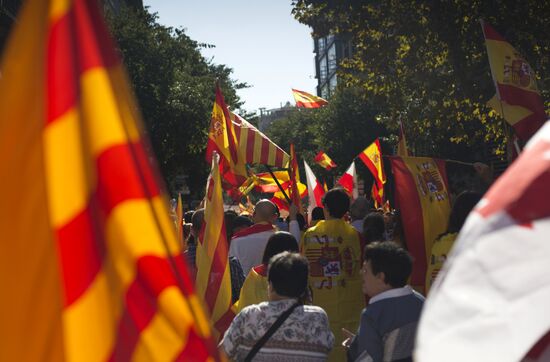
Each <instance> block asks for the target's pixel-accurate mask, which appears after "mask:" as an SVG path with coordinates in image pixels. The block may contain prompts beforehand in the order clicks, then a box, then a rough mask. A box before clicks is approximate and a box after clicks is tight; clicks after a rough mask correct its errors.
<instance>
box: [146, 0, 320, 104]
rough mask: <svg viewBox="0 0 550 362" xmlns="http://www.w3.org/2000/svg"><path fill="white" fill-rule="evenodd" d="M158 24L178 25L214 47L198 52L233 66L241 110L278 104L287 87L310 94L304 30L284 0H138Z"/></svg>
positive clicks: (309, 45) (286, 97)
mask: <svg viewBox="0 0 550 362" xmlns="http://www.w3.org/2000/svg"><path fill="white" fill-rule="evenodd" d="M144 5H145V6H149V7H150V11H152V12H157V13H158V15H159V23H161V24H163V25H168V26H172V27H179V28H181V27H183V28H185V29H186V34H187V35H188V36H189V37H191V39H193V40H196V41H198V42H199V43H209V44H212V45H215V46H216V47H215V48H212V49H203V50H202V54H203V55H204V56H205V57H207V58H212V57H213V61H214V63H217V64H225V65H227V66H229V67H230V68H233V70H234V72H233V78H234V79H236V80H238V81H241V82H246V83H248V84H249V85H251V87H250V88H247V89H243V90H240V91H239V96H240V97H241V99H242V100H243V101H244V102H245V104H244V106H243V108H244V109H246V110H247V111H255V110H257V109H258V108H260V107H265V108H267V109H272V108H279V107H280V106H281V104H283V105H284V104H285V103H286V102H287V101H290V102H291V103H292V104H294V99H293V97H292V93H291V90H290V89H291V88H296V89H300V90H303V91H306V92H309V93H313V94H315V85H316V80H315V65H314V61H313V40H312V39H311V35H310V29H309V28H308V27H307V26H305V25H303V24H300V23H299V22H298V21H296V20H295V19H294V18H293V17H292V15H291V13H290V12H291V9H292V6H291V4H290V0H231V1H228V0H225V1H224V0H200V1H193V0H189V1H181V0H144Z"/></svg>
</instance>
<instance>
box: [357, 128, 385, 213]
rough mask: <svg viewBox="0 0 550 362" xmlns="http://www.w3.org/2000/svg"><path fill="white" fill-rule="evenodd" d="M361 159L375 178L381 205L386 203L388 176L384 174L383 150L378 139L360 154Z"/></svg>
mask: <svg viewBox="0 0 550 362" xmlns="http://www.w3.org/2000/svg"><path fill="white" fill-rule="evenodd" d="M359 158H360V159H361V161H363V163H364V164H365V166H367V168H368V169H369V171H370V172H371V174H372V176H373V177H374V181H375V182H376V188H377V190H378V194H379V195H380V198H381V202H380V204H382V203H383V202H384V184H385V183H386V174H385V173H384V164H383V162H382V148H381V147H380V141H379V140H378V138H377V139H375V140H374V142H373V143H371V144H370V145H369V146H368V147H367V148H365V149H364V150H363V152H361V153H360V154H359Z"/></svg>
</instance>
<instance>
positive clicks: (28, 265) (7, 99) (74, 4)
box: [0, 0, 217, 361]
mask: <svg viewBox="0 0 550 362" xmlns="http://www.w3.org/2000/svg"><path fill="white" fill-rule="evenodd" d="M1 69H2V77H1V78H0V94H1V95H2V97H0V119H1V122H0V186H1V188H2V190H4V193H3V196H2V202H1V203H0V214H1V215H2V217H1V218H0V228H1V230H2V240H3V242H2V243H0V286H1V290H2V298H0V321H1V323H0V360H3V361H38V360H49V361H106V360H113V361H127V360H186V361H205V360H209V359H210V360H212V359H213V358H217V357H216V356H217V350H216V346H215V344H214V341H213V338H212V336H211V329H210V327H209V322H208V317H207V316H206V314H205V312H204V310H203V308H202V306H201V302H200V299H199V298H198V296H197V295H196V294H195V292H194V290H193V289H194V288H193V285H192V282H191V280H190V278H189V276H188V273H187V268H186V266H185V262H184V259H183V258H182V255H181V250H180V248H179V245H178V243H177V237H176V233H175V230H174V226H173V223H172V220H171V219H170V212H169V207H168V202H167V199H166V194H165V193H164V192H163V191H162V190H161V188H160V186H159V182H158V177H157V172H156V169H155V168H154V166H153V165H152V164H151V157H150V156H149V152H148V151H149V148H148V146H147V142H146V140H145V139H144V133H143V131H142V128H141V122H140V116H139V114H137V112H136V110H137V105H136V104H135V102H134V99H133V96H132V91H131V90H130V88H129V83H128V80H127V77H126V75H125V73H124V70H123V67H122V64H121V62H120V59H119V57H118V56H117V53H116V51H115V49H114V44H113V43H112V40H111V38H110V36H109V34H108V32H107V28H106V26H105V24H104V22H103V19H102V15H101V13H100V12H99V8H98V2H97V1H95V0H73V1H61V0H59V1H57V0H50V1H47V0H31V1H27V2H26V3H25V4H24V5H23V7H22V9H21V12H20V15H19V17H18V22H17V23H15V24H14V29H13V33H12V34H11V37H10V40H9V44H8V45H7V47H6V49H5V51H4V54H3V61H2V66H1Z"/></svg>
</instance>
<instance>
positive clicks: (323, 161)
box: [314, 151, 336, 171]
mask: <svg viewBox="0 0 550 362" xmlns="http://www.w3.org/2000/svg"><path fill="white" fill-rule="evenodd" d="M314 161H315V163H316V164H318V165H319V166H321V167H322V168H324V169H325V170H327V171H330V170H332V169H333V168H335V167H336V163H334V161H333V160H332V159H331V158H330V157H328V155H327V154H326V153H324V152H323V151H319V153H318V154H317V155H315V158H314Z"/></svg>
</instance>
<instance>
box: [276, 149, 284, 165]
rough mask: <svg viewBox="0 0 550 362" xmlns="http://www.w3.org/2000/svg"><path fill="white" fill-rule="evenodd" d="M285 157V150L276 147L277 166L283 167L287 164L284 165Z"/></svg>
mask: <svg viewBox="0 0 550 362" xmlns="http://www.w3.org/2000/svg"><path fill="white" fill-rule="evenodd" d="M283 157H284V154H283V151H281V150H280V149H278V148H276V149H275V166H276V167H281V168H282V167H284V166H285V165H283Z"/></svg>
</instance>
